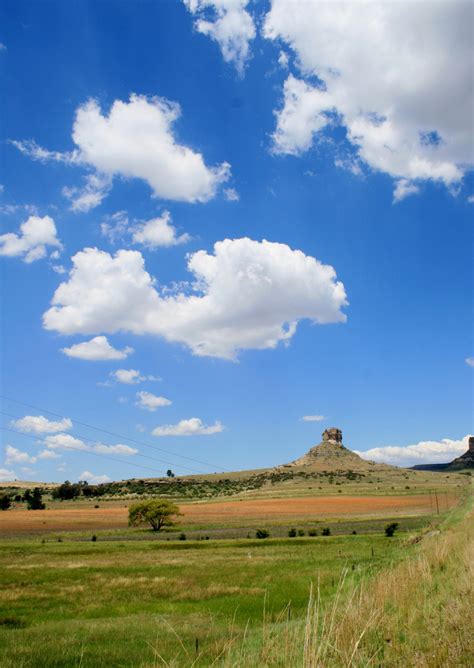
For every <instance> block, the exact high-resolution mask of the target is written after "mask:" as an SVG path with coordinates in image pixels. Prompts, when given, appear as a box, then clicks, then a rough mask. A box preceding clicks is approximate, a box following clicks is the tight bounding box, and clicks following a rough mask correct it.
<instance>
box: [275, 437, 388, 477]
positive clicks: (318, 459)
mask: <svg viewBox="0 0 474 668" xmlns="http://www.w3.org/2000/svg"><path fill="white" fill-rule="evenodd" d="M287 467H292V468H294V467H298V468H300V467H301V468H304V469H308V470H318V471H367V470H372V471H382V470H387V469H391V468H394V467H391V466H389V465H387V464H377V463H375V462H371V461H368V460H366V459H362V457H359V455H356V453H355V452H352V450H349V448H346V447H345V446H344V445H343V443H342V431H341V430H340V429H337V428H336V427H331V428H330V429H326V431H324V432H323V440H322V441H321V443H319V444H318V445H315V446H313V447H312V448H311V449H310V450H308V452H307V453H306V454H305V455H303V456H302V457H300V458H299V459H296V460H295V461H294V462H291V464H287V465H286V467H285V468H287Z"/></svg>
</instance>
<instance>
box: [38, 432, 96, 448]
mask: <svg viewBox="0 0 474 668" xmlns="http://www.w3.org/2000/svg"><path fill="white" fill-rule="evenodd" d="M44 442H45V445H46V447H47V448H49V449H50V450H88V447H87V445H86V444H85V443H84V441H82V440H81V439H80V438H76V437H75V436H71V434H53V435H51V436H46V438H45V439H44Z"/></svg>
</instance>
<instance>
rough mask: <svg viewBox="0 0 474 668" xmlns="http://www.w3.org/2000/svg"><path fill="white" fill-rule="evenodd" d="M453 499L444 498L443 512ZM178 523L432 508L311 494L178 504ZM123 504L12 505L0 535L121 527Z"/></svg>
mask: <svg viewBox="0 0 474 668" xmlns="http://www.w3.org/2000/svg"><path fill="white" fill-rule="evenodd" d="M454 502H455V499H454V498H452V499H445V498H443V510H445V509H446V507H447V506H451V505H453V504H454ZM180 509H181V512H182V513H183V517H182V518H181V521H180V522H181V523H182V524H186V525H190V524H196V525H197V524H199V525H206V524H207V523H209V524H212V525H218V524H219V523H222V524H223V525H233V526H238V525H239V524H240V525H241V526H242V525H243V524H245V522H249V523H251V522H253V521H255V520H262V521H264V520H267V521H269V522H270V521H271V522H275V521H278V520H279V519H289V518H292V519H295V520H296V519H302V520H313V521H316V520H318V519H329V518H355V517H357V518H380V517H392V516H397V515H422V514H427V513H430V512H432V511H433V510H434V507H433V501H432V500H431V499H430V496H429V495H411V496H408V495H407V496H340V497H335V496H326V497H315V498H289V499H258V500H257V499H255V500H244V501H215V502H207V503H195V504H182V505H181V506H180ZM127 514H128V513H127V508H126V507H125V506H123V505H120V506H118V505H117V506H109V507H101V508H91V507H84V508H78V507H77V506H76V507H69V508H68V507H67V506H62V507H60V508H51V509H48V510H36V511H31V510H30V511H28V510H23V509H15V508H14V509H11V510H8V511H5V512H1V513H0V536H3V537H7V536H9V535H10V536H12V535H13V536H15V535H18V536H20V535H22V534H23V535H24V534H41V533H49V532H55V531H82V530H92V531H94V530H101V529H122V528H125V527H126V526H127Z"/></svg>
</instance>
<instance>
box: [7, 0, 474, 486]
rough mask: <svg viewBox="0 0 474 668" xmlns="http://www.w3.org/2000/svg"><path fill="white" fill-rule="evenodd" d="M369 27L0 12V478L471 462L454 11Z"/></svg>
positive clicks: (108, 7) (201, 3)
mask: <svg viewBox="0 0 474 668" xmlns="http://www.w3.org/2000/svg"><path fill="white" fill-rule="evenodd" d="M374 8H375V9H376V10H377V18H378V21H375V22H371V21H369V20H368V19H370V18H371V17H370V16H367V15H366V16H360V12H359V13H357V12H353V11H349V12H346V13H343V14H341V12H343V11H344V10H343V8H342V7H341V5H339V4H337V3H336V4H334V5H333V6H332V8H329V9H328V8H327V7H326V8H324V7H323V8H320V7H319V6H318V3H317V2H314V3H307V5H305V6H304V7H303V6H300V7H299V8H298V11H297V12H290V14H291V20H290V19H288V16H289V14H288V12H289V10H288V6H287V4H285V0H274V2H273V3H272V4H267V3H263V2H262V3H250V4H247V3H246V2H245V1H244V0H235V1H233V2H227V3H224V4H223V3H221V2H218V1H217V0H216V2H210V1H209V2H207V0H187V2H186V3H181V2H178V1H177V0H176V1H175V2H171V1H170V2H152V1H151V0H150V1H144V2H120V3H109V2H100V1H91V2H68V3H63V2H59V1H57V2H54V1H52V2H48V3H30V2H21V1H16V2H9V1H8V0H7V1H6V2H4V3H3V9H2V14H3V16H2V21H1V25H2V29H1V34H0V42H1V44H2V48H1V50H0V66H1V76H2V87H3V90H4V91H5V100H6V103H5V107H4V112H3V117H2V121H3V122H2V130H1V133H2V137H1V139H2V143H1V151H2V161H1V165H0V167H1V176H0V183H1V184H2V192H1V193H0V196H1V201H0V212H1V221H2V229H1V234H2V236H0V255H1V256H2V257H0V267H1V268H0V271H1V273H2V297H3V313H2V395H4V396H5V397H8V399H4V400H3V402H2V406H3V407H2V411H3V413H4V414H3V415H2V424H3V426H5V427H8V428H9V429H10V430H12V431H3V433H2V437H3V438H2V440H3V446H4V459H3V463H2V462H1V461H0V473H1V475H2V477H3V479H10V478H11V477H18V478H26V479H28V478H29V479H34V480H36V479H44V480H62V479H64V478H69V479H72V480H76V479H78V478H79V477H81V476H82V474H84V473H86V472H87V474H88V478H89V479H90V480H95V479H97V480H100V479H104V480H105V479H106V478H105V477H104V476H106V477H108V478H111V479H116V478H125V477H132V476H144V475H158V474H160V473H163V471H165V470H166V469H167V468H170V467H171V468H172V469H173V470H175V471H176V472H179V473H186V472H190V471H189V470H188V469H193V470H196V471H209V470H222V469H229V470H233V469H244V468H257V467H263V466H271V465H276V464H279V463H282V462H285V461H289V460H292V459H294V458H296V457H297V456H299V455H300V454H302V453H303V452H304V451H305V450H307V449H308V448H309V447H311V446H312V445H314V444H315V443H317V442H319V440H320V434H321V432H322V431H323V429H325V428H327V427H329V426H338V427H340V428H341V429H342V430H343V433H344V441H345V443H346V445H348V446H349V447H351V448H352V449H355V450H358V451H368V450H370V456H372V457H374V458H376V459H378V460H380V461H390V462H393V463H400V464H405V463H406V464H411V463H420V462H422V461H430V462H432V461H448V460H450V459H452V458H453V457H454V456H456V455H457V454H460V453H461V452H462V451H463V450H464V449H465V443H466V440H465V436H466V435H467V434H469V433H472V431H473V424H472V404H473V401H472V400H473V370H474V369H473V366H474V359H473V358H474V347H473V319H472V317H473V313H472V297H473V279H472V262H473V256H472V249H473V211H474V209H473V206H474V204H473V193H474V188H473V183H474V180H473V178H472V172H471V169H472V149H473V146H472V120H471V118H472V83H471V81H470V78H469V75H470V74H472V72H471V73H470V71H469V67H470V66H469V63H470V62H472V59H471V57H470V49H471V48H472V47H471V44H472V35H470V34H469V29H470V28H469V27H468V26H469V25H471V26H472V21H471V20H470V19H471V18H472V16H471V15H472V6H470V4H465V3H462V2H454V3H444V5H442V6H440V5H439V4H429V3H428V4H427V3H424V5H423V11H424V12H426V13H429V14H430V21H426V22H425V21H424V22H420V21H419V20H417V18H419V12H420V8H419V6H418V5H417V3H404V5H403V7H399V8H393V7H390V6H389V5H383V4H378V5H377V4H374V5H373V6H372V8H370V7H366V8H365V10H364V11H365V12H366V13H370V12H372V11H374ZM320 9H321V11H320ZM293 14H295V15H293ZM341 16H343V17H344V21H341ZM425 16H426V14H425ZM285 17H286V18H285ZM287 19H288V20H287ZM368 25H369V27H367V26H368ZM341 26H342V27H341ZM370 26H372V27H370ZM349 28H350V29H349ZM308 31H309V32H308ZM341 31H342V32H341ZM311 35H313V36H314V39H313V38H311ZM326 38H327V39H326ZM334 44H339V45H340V48H337V49H336V48H333V46H332V45H334ZM373 49H377V52H378V53H379V58H378V59H376V61H374V59H373V57H372V56H371V55H370V54H371V53H373ZM458 63H461V64H463V65H461V66H459V65H458ZM447 72H448V73H451V75H452V76H450V77H448V81H447V77H446V73H447ZM447 100H448V101H449V104H447V102H446V101H447ZM21 225H23V226H24V227H23V228H20V226H21ZM245 239H246V240H245ZM263 240H266V243H264V242H263ZM215 244H217V245H216V246H215ZM85 249H92V250H89V251H85ZM73 258H74V259H73ZM54 295H56V296H55V298H53V296H54ZM53 299H54V303H53V304H52V300H53ZM45 314H46V315H45ZM96 337H100V338H96ZM91 341H92V343H90V342H91ZM77 344H84V345H83V346H81V347H79V348H78V347H74V346H77ZM65 349H67V351H66V352H64V350H65ZM130 349H133V352H131V351H130ZM123 351H125V352H123ZM117 371H118V372H119V373H118V374H117ZM124 371H125V372H126V373H124ZM133 372H136V373H133ZM123 381H125V382H123ZM11 399H13V400H16V401H17V402H24V404H29V405H31V406H35V407H36V408H35V409H33V408H30V407H27V406H25V405H23V404H21V403H15V402H14V401H11ZM47 411H49V413H48V412H47ZM55 414H56V416H55ZM38 416H43V418H45V420H46V421H45V420H43V421H42V420H39V419H38ZM57 416H63V417H66V418H70V421H71V423H69V422H66V423H64V422H62V421H61V419H60V418H59V417H57ZM304 416H310V417H312V418H313V419H311V420H304V419H302V418H303V417H304ZM25 417H26V418H28V419H26V420H25V419H24V418H25ZM316 418H321V419H316ZM22 420H23V421H22ZM48 421H49V422H48ZM79 423H86V424H88V425H91V427H99V428H102V429H104V430H106V431H108V432H114V434H116V435H117V436H111V435H110V434H105V433H100V432H99V431H97V430H95V429H93V428H91V427H84V426H81V425H80V424H79ZM153 431H155V434H153V433H152V432H153ZM71 438H74V439H76V440H75V441H74V440H71ZM126 438H128V439H132V441H128V440H125V439H126ZM134 441H135V442H134ZM136 441H139V442H140V443H141V444H146V445H141V444H138V443H137V442H136ZM124 445H126V446H127V447H126V448H125V449H124V447H123V446H124ZM118 446H122V447H121V448H120V447H118ZM146 446H151V448H150V447H146ZM387 446H395V450H391V451H388V450H384V449H383V448H386V447H387ZM406 446H416V447H415V450H413V447H412V448H411V450H406V449H404V448H406ZM104 448H105V449H104ZM111 448H112V449H111ZM127 448H128V450H127ZM152 448H155V449H156V448H161V449H165V450H167V451H168V454H166V455H165V454H164V453H163V452H160V451H159V450H157V449H156V451H155V452H153V451H152ZM142 455H147V456H148V457H153V458H155V459H146V458H145V457H143V456H142ZM185 458H191V459H193V460H199V461H200V462H201V463H198V462H196V461H193V462H191V461H190V460H189V459H185ZM156 459H162V460H165V461H166V462H169V464H165V463H162V462H158V461H156ZM118 460H120V461H118ZM202 462H204V463H208V464H209V466H205V465H204V464H202ZM140 466H144V467H149V469H152V470H148V469H140V468H139V467H140ZM185 466H188V469H185V468H184V467H185Z"/></svg>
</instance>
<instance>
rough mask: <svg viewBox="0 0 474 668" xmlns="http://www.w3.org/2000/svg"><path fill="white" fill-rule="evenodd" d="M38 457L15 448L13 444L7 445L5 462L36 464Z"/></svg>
mask: <svg viewBox="0 0 474 668" xmlns="http://www.w3.org/2000/svg"><path fill="white" fill-rule="evenodd" d="M37 461H38V458H37V457H35V456H33V455H30V454H28V453H27V452H24V451H23V450H19V449H18V448H14V447H13V446H12V445H6V446H5V464H7V465H8V464H36V462H37Z"/></svg>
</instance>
